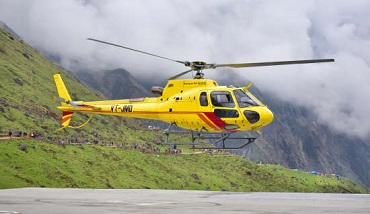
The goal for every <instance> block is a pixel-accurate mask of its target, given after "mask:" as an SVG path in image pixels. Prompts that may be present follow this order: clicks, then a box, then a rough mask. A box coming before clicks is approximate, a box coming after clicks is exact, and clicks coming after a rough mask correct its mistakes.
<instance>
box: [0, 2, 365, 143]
mask: <svg viewBox="0 0 370 214" xmlns="http://www.w3.org/2000/svg"><path fill="white" fill-rule="evenodd" d="M368 11H370V2H368V1H352V2H348V1H344V0H342V1H334V0H330V1H309V2H302V1H278V2H277V1H272V0H266V1H257V0H249V1H240V0H232V1H226V0H212V1H211V0H205V1H194V0H193V1H191V0H190V1H180V0H171V1H169V0H159V1H149V0H148V1H147V0H142V1H136V0H135V1H134V0H132V1H130V0H128V1H120V0H107V1H98V0H91V1H88V0H85V1H83V0H64V1H57V0H33V1H31V0H30V1H21V0H2V1H1V2H0V20H2V21H4V22H5V23H7V24H8V25H9V26H10V27H12V28H13V29H14V30H15V31H16V32H17V33H18V34H19V35H20V36H22V37H23V38H24V40H26V41H27V42H29V43H31V44H32V45H33V46H35V47H37V48H38V49H41V50H43V52H47V53H49V54H53V55H55V56H59V57H60V58H61V64H62V65H63V66H64V67H66V68H68V69H71V70H78V69H80V68H81V67H83V68H88V69H89V70H91V71H92V72H93V71H96V70H102V69H110V68H116V67H123V68H126V69H128V70H129V71H130V72H131V73H133V75H134V76H136V77H137V78H141V79H144V78H150V79H153V81H156V80H159V79H162V80H163V79H166V78H167V77H169V76H173V75H175V74H177V73H180V72H182V71H185V70H186V68H185V67H184V66H183V65H181V64H176V63H173V62H170V61H164V60H161V59H158V58H153V57H150V56H145V55H141V54H139V53H134V52H130V51H127V50H122V49H118V48H115V47H110V46H105V45H103V44H97V43H94V42H91V41H88V40H86V38H88V37H93V38H97V39H102V40H106V41H110V42H114V43H118V44H121V45H124V46H129V47H132V48H135V49H139V50H143V51H147V52H151V53H154V54H158V55H162V56H165V57H169V58H173V59H178V60H189V61H193V60H204V61H207V62H209V63H214V62H217V63H236V62H255V61H273V60H293V59H311V58H335V59H336V62H335V63H331V64H315V65H312V64H310V65H290V66H280V67H264V68H248V69H247V68H245V69H233V72H228V69H218V70H216V71H205V73H206V76H207V77H210V78H214V79H216V80H217V79H225V77H228V75H233V74H234V72H238V76H240V77H241V78H245V79H249V80H252V81H253V82H255V84H256V85H257V86H258V87H259V88H260V89H261V90H262V91H265V92H269V93H274V94H276V96H278V97H280V98H281V99H283V100H287V101H294V102H295V103H297V104H299V105H302V106H306V107H308V108H310V109H312V110H313V111H314V112H315V113H316V115H317V116H318V118H319V120H320V121H319V122H321V123H324V124H328V125H329V126H330V127H331V128H332V129H334V130H336V131H339V132H344V133H346V134H350V135H354V136H359V137H362V138H366V137H369V136H370V108H368V107H367V106H369V104H370V88H369V84H368V82H369V81H370V67H369V63H370V30H369V29H370V22H368V20H370V13H369V12H368ZM187 77H190V76H187ZM228 78H229V79H234V78H233V76H229V77H228ZM230 84H232V83H230Z"/></svg>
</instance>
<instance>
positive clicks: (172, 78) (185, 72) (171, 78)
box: [168, 69, 193, 80]
mask: <svg viewBox="0 0 370 214" xmlns="http://www.w3.org/2000/svg"><path fill="white" fill-rule="evenodd" d="M191 71H193V69H190V70H187V71H184V72H182V73H179V74H177V75H175V76H173V77H170V78H168V80H174V79H176V78H177V77H180V76H182V75H185V74H187V73H189V72H191Z"/></svg>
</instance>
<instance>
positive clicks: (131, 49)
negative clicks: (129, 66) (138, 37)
mask: <svg viewBox="0 0 370 214" xmlns="http://www.w3.org/2000/svg"><path fill="white" fill-rule="evenodd" d="M87 39H88V40H91V41H94V42H100V43H103V44H107V45H112V46H116V47H119V48H124V49H127V50H130V51H136V52H139V53H142V54H147V55H150V56H154V57H158V58H161V59H166V60H170V61H173V62H177V63H181V64H184V65H185V62H183V61H179V60H174V59H170V58H167V57H164V56H159V55H156V54H151V53H148V52H144V51H140V50H136V49H133V48H129V47H125V46H122V45H117V44H114V43H110V42H105V41H102V40H98V39H93V38H87Z"/></svg>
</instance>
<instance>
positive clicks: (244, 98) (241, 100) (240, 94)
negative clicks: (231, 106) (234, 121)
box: [234, 89, 261, 108]
mask: <svg viewBox="0 0 370 214" xmlns="http://www.w3.org/2000/svg"><path fill="white" fill-rule="evenodd" d="M234 95H235V98H236V100H237V101H238V104H239V107H240V108H244V107H248V106H260V105H261V103H260V102H258V101H257V100H255V99H253V98H252V97H251V96H249V95H248V94H247V93H246V92H245V91H243V90H241V89H236V90H234Z"/></svg>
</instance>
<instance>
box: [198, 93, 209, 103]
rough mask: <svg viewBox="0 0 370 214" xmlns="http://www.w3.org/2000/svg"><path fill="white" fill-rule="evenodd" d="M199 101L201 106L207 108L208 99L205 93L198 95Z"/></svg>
mask: <svg viewBox="0 0 370 214" xmlns="http://www.w3.org/2000/svg"><path fill="white" fill-rule="evenodd" d="M199 101H200V105H201V106H208V98H207V93H206V92H202V93H200V97H199Z"/></svg>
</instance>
